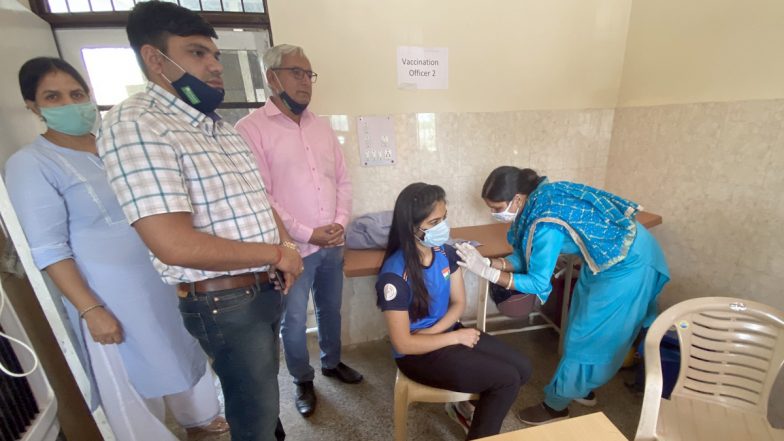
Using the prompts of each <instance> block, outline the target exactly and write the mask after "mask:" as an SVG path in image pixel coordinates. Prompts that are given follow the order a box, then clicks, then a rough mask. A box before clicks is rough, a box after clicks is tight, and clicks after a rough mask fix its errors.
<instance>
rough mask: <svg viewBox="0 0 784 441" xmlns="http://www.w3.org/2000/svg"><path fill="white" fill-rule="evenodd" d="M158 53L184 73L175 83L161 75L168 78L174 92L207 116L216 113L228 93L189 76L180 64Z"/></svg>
mask: <svg viewBox="0 0 784 441" xmlns="http://www.w3.org/2000/svg"><path fill="white" fill-rule="evenodd" d="M158 52H159V53H160V54H161V55H163V56H164V57H165V58H166V59H167V60H169V61H171V62H172V64H174V65H175V66H177V67H179V68H180V70H181V71H183V72H184V74H183V76H182V77H181V78H180V79H178V80H175V81H171V80H169V79H168V78H166V75H163V73H161V75H163V78H166V81H168V82H169V83H171V85H172V87H173V88H174V90H175V91H177V95H179V97H180V98H181V99H182V100H183V101H185V102H186V103H188V104H189V105H190V106H191V107H193V108H194V109H196V110H198V111H199V112H201V113H203V114H205V115H209V114H210V113H212V112H214V111H215V109H217V108H218V106H219V105H220V103H222V102H223V96H224V95H225V94H226V91H225V90H224V89H216V88H214V87H211V86H210V85H209V84H207V83H205V82H204V81H202V80H200V79H198V78H196V77H194V76H193V75H191V74H189V73H188V72H187V71H186V70H185V69H183V68H182V67H181V66H180V65H179V64H177V63H175V62H174V60H172V59H171V58H169V57H167V56H166V54H164V53H163V52H161V51H158Z"/></svg>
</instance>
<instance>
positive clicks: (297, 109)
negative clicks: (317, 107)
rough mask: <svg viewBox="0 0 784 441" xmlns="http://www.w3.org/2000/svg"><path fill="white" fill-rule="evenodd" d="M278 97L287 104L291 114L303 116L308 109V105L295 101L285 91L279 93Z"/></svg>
mask: <svg viewBox="0 0 784 441" xmlns="http://www.w3.org/2000/svg"><path fill="white" fill-rule="evenodd" d="M278 97H279V98H280V99H281V101H283V104H285V105H286V107H288V108H289V110H291V113H293V114H295V115H301V114H302V112H304V111H305V109H307V108H308V105H307V104H300V103H298V102H296V101H294V98H292V97H291V96H289V94H288V92H286V91H285V90H284V91H283V92H281V93H279V94H278Z"/></svg>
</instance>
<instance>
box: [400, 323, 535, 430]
mask: <svg viewBox="0 0 784 441" xmlns="http://www.w3.org/2000/svg"><path fill="white" fill-rule="evenodd" d="M396 362H397V366H398V368H399V369H400V371H401V372H403V373H404V374H405V375H406V376H407V377H408V378H410V379H412V380H414V381H416V382H417V383H421V384H424V385H427V386H432V387H437V388H439V389H447V390H452V391H457V392H467V393H474V394H479V402H478V403H477V405H476V410H475V411H474V419H473V422H472V423H471V430H469V432H468V436H467V438H466V439H469V440H470V439H476V438H482V437H485V436H490V435H495V434H497V433H498V432H499V431H500V430H501V423H502V422H503V421H504V417H505V416H506V413H507V412H508V411H509V408H510V407H512V404H513V403H514V401H515V399H516V398H517V393H518V391H519V390H520V387H521V386H522V385H523V384H525V383H526V382H527V381H528V379H529V378H531V360H529V359H528V357H526V356H525V355H523V354H522V353H520V352H517V351H516V350H514V349H513V348H511V347H509V346H507V345H506V344H505V343H503V342H501V341H500V340H498V339H497V338H495V337H493V336H492V335H489V334H486V333H484V332H483V333H482V335H481V337H480V338H479V343H478V344H477V345H476V346H475V347H474V348H469V347H467V346H463V345H452V346H447V347H445V348H441V349H439V350H437V351H433V352H429V353H427V354H422V355H406V356H405V357H402V358H398V359H396Z"/></svg>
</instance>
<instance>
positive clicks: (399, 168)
mask: <svg viewBox="0 0 784 441" xmlns="http://www.w3.org/2000/svg"><path fill="white" fill-rule="evenodd" d="M393 118H394V124H395V136H396V138H397V139H396V141H397V164H395V165H394V166H383V167H363V166H361V165H360V163H359V146H358V144H357V139H356V116H349V117H348V118H347V119H348V122H349V124H348V127H345V124H342V122H345V118H343V117H342V116H336V117H335V118H334V120H336V121H335V122H333V128H335V129H336V134H337V135H338V137H339V139H340V138H343V139H344V145H343V153H344V155H345V156H346V162H347V163H348V166H349V172H350V174H351V178H352V180H353V183H354V215H359V214H363V213H367V212H373V211H380V210H391V209H392V207H393V206H394V202H395V198H396V197H397V195H398V193H400V190H402V189H403V187H405V186H406V185H408V184H409V183H412V182H417V181H424V182H428V183H433V184H439V185H441V186H442V187H444V189H445V190H446V192H447V198H448V203H449V218H450V223H451V224H452V226H466V225H478V224H486V223H490V222H492V219H491V218H490V216H489V214H488V209H487V207H486V206H485V205H484V204H483V203H482V200H481V198H480V196H479V194H480V191H481V188H482V184H483V183H484V180H485V178H486V177H487V175H488V174H489V173H490V171H491V170H492V169H493V168H495V167H497V166H499V165H509V164H511V165H516V166H518V167H532V168H534V169H536V170H537V171H539V172H540V173H543V174H547V175H548V176H549V177H550V178H551V179H555V180H561V179H569V180H575V181H578V182H584V183H587V184H591V185H596V186H603V185H604V175H605V171H606V168H607V156H608V153H609V149H610V135H611V133H612V121H613V110H611V109H610V110H605V109H599V110H562V111H520V112H501V113H443V114H442V113H438V114H435V118H434V121H435V142H434V143H431V142H427V141H426V140H421V139H420V136H419V128H420V125H421V124H419V123H418V120H419V119H420V118H418V116H417V114H402V115H394V116H393ZM422 119H425V120H428V119H430V118H429V115H428V117H424V118H422ZM341 126H342V127H341ZM341 128H342V129H344V130H342V131H340V130H337V129H341ZM346 129H347V130H346ZM374 283H375V277H356V278H351V279H347V280H346V283H345V285H344V291H343V343H344V344H354V343H360V342H364V341H370V340H376V339H379V338H383V337H384V336H385V335H386V327H385V326H384V325H383V322H382V318H381V314H380V312H379V311H378V309H377V308H376V306H375V303H376V295H375V289H374ZM478 289H479V285H478V283H477V281H476V278H475V277H473V276H472V275H467V276H466V291H467V292H468V294H469V296H468V297H469V298H468V308H467V311H466V314H465V315H466V317H475V314H476V313H475V311H476V309H475V305H476V295H475V294H476V293H477V292H478ZM491 308H492V307H491Z"/></svg>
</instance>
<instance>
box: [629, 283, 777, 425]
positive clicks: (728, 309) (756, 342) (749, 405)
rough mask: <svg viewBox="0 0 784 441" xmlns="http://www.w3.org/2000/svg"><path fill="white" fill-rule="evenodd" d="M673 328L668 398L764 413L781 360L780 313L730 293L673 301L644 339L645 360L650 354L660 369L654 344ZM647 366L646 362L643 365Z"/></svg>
mask: <svg viewBox="0 0 784 441" xmlns="http://www.w3.org/2000/svg"><path fill="white" fill-rule="evenodd" d="M672 327H675V330H676V331H677V333H678V340H679V342H680V352H681V366H680V371H679V373H678V381H677V382H676V384H675V388H674V389H673V392H672V396H673V398H675V397H678V396H681V397H687V398H689V399H699V400H703V401H709V402H717V403H720V404H721V405H723V406H728V407H734V408H737V409H739V410H742V411H747V412H754V413H761V414H762V415H767V409H768V400H769V398H770V391H771V389H772V387H773V383H774V381H775V379H776V375H777V374H778V372H779V370H780V369H781V367H782V363H784V313H782V312H781V311H779V310H777V309H776V308H773V307H770V306H767V305H764V304H762V303H757V302H753V301H749V300H742V299H734V298H729V297H703V298H696V299H691V300H687V301H684V302H681V303H678V304H677V305H674V306H672V307H671V308H669V309H668V310H666V311H665V312H663V313H662V314H661V315H660V316H659V317H658V318H657V319H656V321H655V322H654V324H653V325H652V326H651V328H650V330H649V331H648V335H647V337H646V339H645V355H646V359H647V358H649V356H652V357H651V358H653V360H649V361H651V362H654V361H655V362H656V365H658V369H659V371H658V372H659V373H660V372H661V370H660V360H659V344H660V342H661V339H662V335H663V334H664V333H665V332H667V330H668V329H670V328H672ZM651 364H653V363H651ZM650 367H651V366H649V364H648V362H647V361H646V369H649V368H650ZM659 375H660V374H659ZM646 393H648V389H647V385H646Z"/></svg>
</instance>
